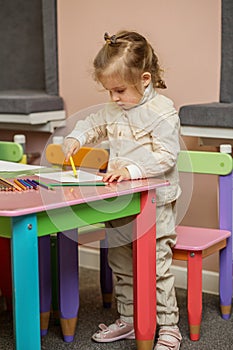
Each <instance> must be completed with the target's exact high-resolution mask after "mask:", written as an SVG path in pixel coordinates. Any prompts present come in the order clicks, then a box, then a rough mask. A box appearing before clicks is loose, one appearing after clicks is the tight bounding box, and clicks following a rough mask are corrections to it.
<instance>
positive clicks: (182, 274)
mask: <svg viewBox="0 0 233 350" xmlns="http://www.w3.org/2000/svg"><path fill="white" fill-rule="evenodd" d="M99 260H100V259H99V250H97V249H94V248H87V247H79V266H81V267H85V268H88V269H93V270H99V269H100V264H99ZM171 270H172V273H173V274H174V276H175V286H176V287H177V288H183V289H187V268H186V267H181V266H177V265H172V268H171ZM202 276H203V278H202V290H203V292H205V293H209V294H215V295H218V294H219V274H218V273H217V272H213V271H208V270H203V274H202Z"/></svg>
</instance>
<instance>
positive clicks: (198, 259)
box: [188, 251, 202, 340]
mask: <svg viewBox="0 0 233 350" xmlns="http://www.w3.org/2000/svg"><path fill="white" fill-rule="evenodd" d="M201 317H202V252H201V251H199V252H191V253H189V257H188V321H189V329H190V339H191V340H199V338H200V326H201Z"/></svg>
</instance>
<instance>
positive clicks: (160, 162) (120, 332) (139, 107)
mask: <svg viewBox="0 0 233 350" xmlns="http://www.w3.org/2000/svg"><path fill="white" fill-rule="evenodd" d="M104 39H105V44H104V46H103V47H102V48H101V50H100V51H99V53H98V54H97V56H96V57H95V59H94V78H95V80H96V81H97V82H99V83H100V84H101V85H102V86H103V87H104V89H106V90H107V91H108V92H109V94H110V98H111V101H110V102H109V103H107V104H106V105H105V106H104V107H103V108H102V109H101V110H99V111H98V112H97V113H95V114H91V115H90V116H88V117H87V118H86V119H84V120H80V121H78V122H77V124H76V126H75V128H74V130H73V131H72V132H71V133H70V134H69V135H68V136H67V137H66V139H65V141H64V152H65V155H66V159H68V158H69V157H70V156H71V155H72V154H74V153H75V152H77V151H78V150H79V148H80V147H81V146H83V145H84V144H86V143H93V142H97V141H98V140H100V139H102V138H107V139H108V140H109V145H110V159H109V164H108V171H107V173H106V174H105V175H103V181H107V182H112V181H117V182H120V181H123V180H133V179H141V178H146V177H158V178H165V179H167V180H168V181H169V182H170V186H167V187H164V188H160V189H159V190H158V191H157V209H156V218H157V219H156V220H157V221H156V224H157V233H156V242H157V243H156V244H157V249H156V251H157V253H156V254H157V255H156V262H157V265H156V281H157V294H156V295H157V323H158V327H159V333H158V340H157V341H156V345H155V348H154V349H155V350H165V349H167V350H168V349H173V350H178V349H179V348H180V343H181V339H182V338H181V334H180V332H179V328H178V326H177V323H178V318H179V315H178V307H177V302H176V295H175V289H174V276H173V275H172V274H171V272H170V266H171V263H172V246H173V245H174V244H175V242H176V232H175V220H176V206H175V203H176V199H177V198H178V197H179V195H180V188H179V180H178V171H177V166H176V162H177V157H178V153H179V117H178V115H177V112H176V110H175V109H174V106H173V103H172V101H171V100H170V99H168V98H167V97H165V96H163V95H160V94H159V93H158V92H157V89H158V88H161V89H164V88H166V85H165V83H164V81H163V80H162V78H161V69H160V66H159V63H158V58H157V56H156V54H155V52H154V50H153V48H152V47H151V45H150V44H149V43H148V41H147V40H146V39H145V38H144V37H143V36H142V35H140V34H138V33H136V32H130V31H121V32H118V33H117V34H116V35H113V36H111V37H110V36H109V35H108V34H107V33H105V36H104ZM133 219H134V218H133V217H127V218H123V219H118V220H113V221H111V222H108V223H106V230H107V234H108V243H109V253H108V258H109V264H110V266H111V268H112V271H113V273H114V275H115V277H116V284H115V295H116V299H117V309H118V312H119V315H120V316H119V319H118V320H117V321H116V322H115V323H113V324H111V325H109V326H106V325H104V324H101V325H100V326H99V327H100V330H99V331H97V332H96V333H95V334H94V335H93V336H92V339H93V340H95V341H96V342H113V341H116V340H118V339H133V338H135V335H134V327H133V271H132V230H133V228H132V225H133ZM152 307H153V305H152ZM154 307H156V306H155V305H154Z"/></svg>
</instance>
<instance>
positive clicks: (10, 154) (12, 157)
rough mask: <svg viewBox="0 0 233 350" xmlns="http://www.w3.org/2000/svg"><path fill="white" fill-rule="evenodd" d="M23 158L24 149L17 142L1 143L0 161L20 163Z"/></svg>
mask: <svg viewBox="0 0 233 350" xmlns="http://www.w3.org/2000/svg"><path fill="white" fill-rule="evenodd" d="M22 157H23V147H22V146H21V145H20V144H19V143H16V142H7V141H0V159H1V160H7V161H9V162H20V161H21V159H22Z"/></svg>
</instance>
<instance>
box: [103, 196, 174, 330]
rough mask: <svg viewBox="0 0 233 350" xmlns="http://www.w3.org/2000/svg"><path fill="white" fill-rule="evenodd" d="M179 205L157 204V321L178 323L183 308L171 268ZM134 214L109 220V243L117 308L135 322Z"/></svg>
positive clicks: (167, 323)
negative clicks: (176, 208)
mask: <svg viewBox="0 0 233 350" xmlns="http://www.w3.org/2000/svg"><path fill="white" fill-rule="evenodd" d="M175 217H176V213H175V206H174V205H173V204H170V203H169V204H166V205H164V206H160V207H157V208H156V225H157V234H156V244H157V246H156V281H157V292H156V297H157V323H158V325H159V326H162V325H168V326H169V325H176V324H177V323H178V318H179V312H178V307H177V302H176V295H175V289H174V276H173V275H172V274H171V272H170V266H171V263H172V249H171V248H172V246H173V245H174V244H175V242H176V233H175ZM133 220H134V217H127V218H122V219H118V220H113V221H110V222H108V223H106V228H107V234H108V245H109V253H108V259H109V265H110V266H111V268H112V270H113V273H114V276H115V278H116V283H115V295H116V299H117V308H118V312H119V314H120V315H121V317H122V318H123V319H124V320H125V321H127V322H133V268H132V238H131V237H132V230H133V227H132V225H133Z"/></svg>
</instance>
